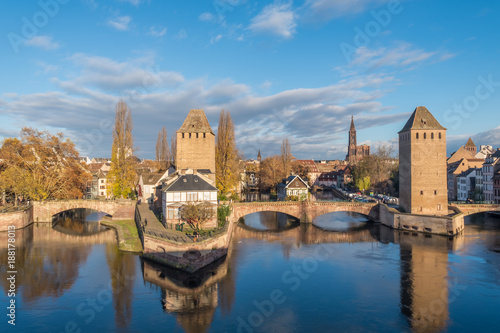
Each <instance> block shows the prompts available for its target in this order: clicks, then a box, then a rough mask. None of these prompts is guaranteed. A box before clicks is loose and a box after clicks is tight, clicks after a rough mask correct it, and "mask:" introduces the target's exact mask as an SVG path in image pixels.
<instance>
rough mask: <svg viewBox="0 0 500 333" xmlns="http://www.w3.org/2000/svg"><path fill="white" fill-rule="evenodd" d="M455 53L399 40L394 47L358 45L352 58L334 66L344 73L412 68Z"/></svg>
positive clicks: (449, 57)
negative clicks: (345, 62)
mask: <svg viewBox="0 0 500 333" xmlns="http://www.w3.org/2000/svg"><path fill="white" fill-rule="evenodd" d="M454 56H455V54H452V53H449V52H446V51H425V50H423V49H418V48H415V47H414V46H413V45H411V44H409V43H403V42H400V43H398V44H397V45H396V46H394V47H380V48H376V49H370V48H368V47H366V46H362V47H359V48H357V49H356V50H355V52H354V54H353V55H352V60H351V62H350V63H349V64H348V65H347V66H341V67H336V68H335V69H337V70H341V71H343V72H344V74H353V73H354V74H357V70H361V69H362V70H374V69H378V68H383V67H392V68H396V69H401V68H403V69H406V70H413V69H416V68H417V67H419V66H420V65H422V64H424V63H429V62H430V61H431V60H433V61H434V62H440V61H445V60H448V59H451V58H453V57H454Z"/></svg>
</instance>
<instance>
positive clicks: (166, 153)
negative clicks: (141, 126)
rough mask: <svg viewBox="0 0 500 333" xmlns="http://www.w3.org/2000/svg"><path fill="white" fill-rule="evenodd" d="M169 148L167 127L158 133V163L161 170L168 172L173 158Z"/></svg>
mask: <svg viewBox="0 0 500 333" xmlns="http://www.w3.org/2000/svg"><path fill="white" fill-rule="evenodd" d="M170 155H171V154H170V148H169V146H168V139H167V129H166V128H165V126H163V128H162V129H161V130H160V132H158V138H157V139H156V161H157V162H158V163H159V164H160V170H166V169H167V168H168V165H169V163H170V162H171V160H172V158H171V156H170Z"/></svg>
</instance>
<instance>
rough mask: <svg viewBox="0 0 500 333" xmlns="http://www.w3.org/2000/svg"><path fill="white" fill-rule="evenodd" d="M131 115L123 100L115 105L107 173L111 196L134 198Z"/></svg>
mask: <svg viewBox="0 0 500 333" xmlns="http://www.w3.org/2000/svg"><path fill="white" fill-rule="evenodd" d="M132 127H133V124H132V115H131V112H130V109H129V107H128V105H127V103H125V102H124V101H123V100H120V101H119V102H118V104H116V108H115V126H114V128H113V145H112V148H111V169H110V171H109V173H108V180H109V184H110V190H111V192H112V193H113V196H115V197H118V198H129V197H133V196H134V188H135V184H134V182H135V176H136V173H135V167H134V164H135V162H134V156H133V151H134V143H133V138H132Z"/></svg>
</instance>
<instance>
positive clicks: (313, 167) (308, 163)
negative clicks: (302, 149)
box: [297, 160, 320, 173]
mask: <svg viewBox="0 0 500 333" xmlns="http://www.w3.org/2000/svg"><path fill="white" fill-rule="evenodd" d="M297 162H300V163H301V164H302V165H303V166H305V167H307V168H308V169H309V172H315V173H319V172H320V171H319V169H318V166H317V165H316V163H315V162H314V160H297Z"/></svg>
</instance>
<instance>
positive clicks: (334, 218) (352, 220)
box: [313, 212, 373, 232]
mask: <svg viewBox="0 0 500 333" xmlns="http://www.w3.org/2000/svg"><path fill="white" fill-rule="evenodd" d="M370 223H373V222H370V220H369V219H368V217H366V216H365V215H363V214H358V213H354V212H336V213H330V214H325V215H321V216H318V217H317V218H316V219H314V221H313V225H314V226H316V227H318V228H321V229H323V230H327V231H337V232H349V231H356V230H362V229H366V228H368V227H369V224H370Z"/></svg>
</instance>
